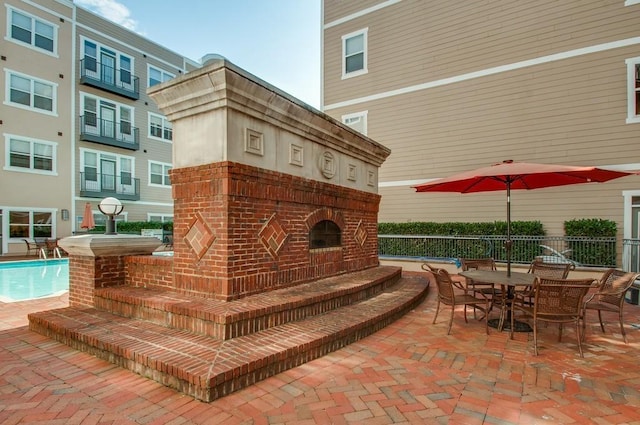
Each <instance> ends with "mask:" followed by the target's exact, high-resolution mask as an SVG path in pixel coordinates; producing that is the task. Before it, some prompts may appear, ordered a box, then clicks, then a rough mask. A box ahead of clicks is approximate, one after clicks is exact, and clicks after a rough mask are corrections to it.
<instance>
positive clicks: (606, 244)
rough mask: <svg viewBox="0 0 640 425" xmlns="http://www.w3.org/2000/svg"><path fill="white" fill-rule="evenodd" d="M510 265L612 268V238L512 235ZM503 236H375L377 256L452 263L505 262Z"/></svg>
mask: <svg viewBox="0 0 640 425" xmlns="http://www.w3.org/2000/svg"><path fill="white" fill-rule="evenodd" d="M511 240H512V242H513V244H512V249H511V262H512V263H521V264H528V263H530V262H531V261H533V260H534V259H536V258H540V259H542V260H544V261H545V262H570V263H573V264H575V265H576V266H583V267H616V263H617V250H616V245H617V244H616V238H613V237H612V238H588V237H569V236H512V237H511ZM505 241H506V237H505V236H408V235H378V255H380V256H381V257H412V258H421V259H422V258H426V259H443V260H449V261H455V260H456V259H458V258H481V257H492V258H494V259H495V260H496V261H498V262H506V261H507V258H506V250H505V247H504V243H505Z"/></svg>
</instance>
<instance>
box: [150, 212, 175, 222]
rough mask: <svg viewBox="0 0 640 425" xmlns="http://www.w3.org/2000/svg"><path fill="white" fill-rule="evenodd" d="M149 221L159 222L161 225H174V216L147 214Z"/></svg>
mask: <svg viewBox="0 0 640 425" xmlns="http://www.w3.org/2000/svg"><path fill="white" fill-rule="evenodd" d="M147 221H159V222H160V223H172V222H173V214H147Z"/></svg>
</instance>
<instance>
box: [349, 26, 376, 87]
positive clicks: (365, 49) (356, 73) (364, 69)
mask: <svg viewBox="0 0 640 425" xmlns="http://www.w3.org/2000/svg"><path fill="white" fill-rule="evenodd" d="M368 34H369V28H363V29H361V30H358V31H354V32H351V33H349V34H345V35H343V36H342V79H343V80H344V79H346V78H351V77H357V76H359V75H363V74H366V73H368V72H369V69H368V60H369V54H368V50H369V49H368V43H369V42H368V39H369V35H368ZM358 35H363V36H364V37H363V40H364V41H363V46H362V48H363V54H364V57H363V58H362V69H360V70H358V71H353V72H349V73H347V72H346V67H347V57H346V56H347V55H346V53H347V52H346V50H347V40H348V39H350V38H353V37H356V36H358Z"/></svg>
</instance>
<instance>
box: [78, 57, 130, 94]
mask: <svg viewBox="0 0 640 425" xmlns="http://www.w3.org/2000/svg"><path fill="white" fill-rule="evenodd" d="M80 83H81V84H86V85H88V86H92V87H97V88H99V89H102V90H106V91H108V92H111V93H115V94H118V95H120V96H124V97H126V98H128V99H133V100H138V99H140V79H139V78H138V77H136V76H135V75H133V74H132V73H131V71H127V70H125V69H116V68H114V67H113V66H110V65H105V64H101V63H100V62H98V61H96V60H95V59H93V58H84V59H80Z"/></svg>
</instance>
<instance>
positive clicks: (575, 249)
mask: <svg viewBox="0 0 640 425" xmlns="http://www.w3.org/2000/svg"><path fill="white" fill-rule="evenodd" d="M617 233H618V229H617V226H616V222H615V221H611V220H603V219H598V218H584V219H576V220H568V221H565V222H564V234H565V236H568V237H569V241H568V247H569V248H570V249H571V250H572V252H571V258H572V259H573V260H574V261H576V262H578V263H580V264H616V256H617V252H616V244H615V243H606V242H598V241H584V240H580V239H584V238H615V237H616V236H617ZM572 238H576V240H572Z"/></svg>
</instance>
